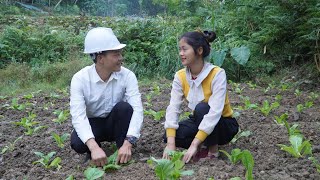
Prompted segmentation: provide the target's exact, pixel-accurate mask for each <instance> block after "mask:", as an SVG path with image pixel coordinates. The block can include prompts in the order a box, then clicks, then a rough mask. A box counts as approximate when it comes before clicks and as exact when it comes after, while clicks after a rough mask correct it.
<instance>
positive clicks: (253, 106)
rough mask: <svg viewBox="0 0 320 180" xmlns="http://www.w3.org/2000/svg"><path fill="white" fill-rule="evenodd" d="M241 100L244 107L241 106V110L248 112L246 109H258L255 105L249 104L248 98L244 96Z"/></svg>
mask: <svg viewBox="0 0 320 180" xmlns="http://www.w3.org/2000/svg"><path fill="white" fill-rule="evenodd" d="M240 98H241V99H242V100H243V103H244V107H242V106H241V108H242V109H243V110H248V109H255V108H258V105H257V104H252V103H251V102H250V98H249V97H248V96H245V97H242V96H241V97H240Z"/></svg>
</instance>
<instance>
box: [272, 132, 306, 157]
mask: <svg viewBox="0 0 320 180" xmlns="http://www.w3.org/2000/svg"><path fill="white" fill-rule="evenodd" d="M289 141H290V143H291V146H286V145H283V144H278V146H280V147H281V150H283V151H286V152H288V153H289V154H291V155H292V156H293V157H295V158H299V157H303V156H306V155H311V154H312V147H311V144H310V142H309V141H303V136H302V135H291V136H290V137H289Z"/></svg>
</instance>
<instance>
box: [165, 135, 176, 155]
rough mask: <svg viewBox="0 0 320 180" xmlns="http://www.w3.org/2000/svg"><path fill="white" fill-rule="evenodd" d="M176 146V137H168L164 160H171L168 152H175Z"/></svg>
mask: <svg viewBox="0 0 320 180" xmlns="http://www.w3.org/2000/svg"><path fill="white" fill-rule="evenodd" d="M175 150H176V144H175V137H168V138H167V146H166V148H165V149H164V151H163V156H162V158H163V159H170V157H169V154H168V152H170V151H175Z"/></svg>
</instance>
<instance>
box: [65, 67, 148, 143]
mask: <svg viewBox="0 0 320 180" xmlns="http://www.w3.org/2000/svg"><path fill="white" fill-rule="evenodd" d="M120 101H126V102H128V103H129V104H130V105H131V106H132V108H133V114H132V117H131V121H130V125H129V129H128V132H127V135H131V136H135V137H137V138H139V137H140V130H141V126H142V122H143V108H142V102H141V94H140V92H139V88H138V81H137V78H136V76H135V74H134V73H133V72H132V71H130V70H128V69H127V68H124V67H121V70H120V71H119V72H113V73H112V74H111V76H110V78H109V79H108V81H107V82H105V81H103V80H102V79H101V78H100V76H99V75H98V73H97V71H96V68H95V64H93V65H91V66H87V67H85V68H83V69H81V70H80V71H79V72H77V73H76V74H75V75H74V76H73V78H72V80H71V87H70V114H71V116H72V125H73V127H74V129H75V131H76V132H77V134H78V136H79V138H80V139H81V141H82V142H83V143H86V141H87V140H88V139H90V138H94V135H93V132H92V129H91V126H90V123H89V120H88V118H93V117H107V116H108V114H109V113H110V112H111V110H112V108H113V107H114V106H115V105H116V104H117V103H118V102H120Z"/></svg>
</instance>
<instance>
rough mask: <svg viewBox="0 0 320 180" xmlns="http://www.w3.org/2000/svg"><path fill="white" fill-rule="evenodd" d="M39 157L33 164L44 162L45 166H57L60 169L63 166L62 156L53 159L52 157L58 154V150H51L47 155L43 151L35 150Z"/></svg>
mask: <svg viewBox="0 0 320 180" xmlns="http://www.w3.org/2000/svg"><path fill="white" fill-rule="evenodd" d="M34 153H35V154H36V155H37V156H38V157H40V159H39V160H37V161H34V162H33V163H32V164H38V163H40V164H42V165H43V166H44V167H45V168H56V169H57V170H59V169H60V168H61V165H60V162H61V158H60V157H56V158H54V159H53V160H52V161H51V158H52V157H53V156H54V155H55V154H56V152H50V153H48V154H47V155H45V154H43V153H42V152H34Z"/></svg>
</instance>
